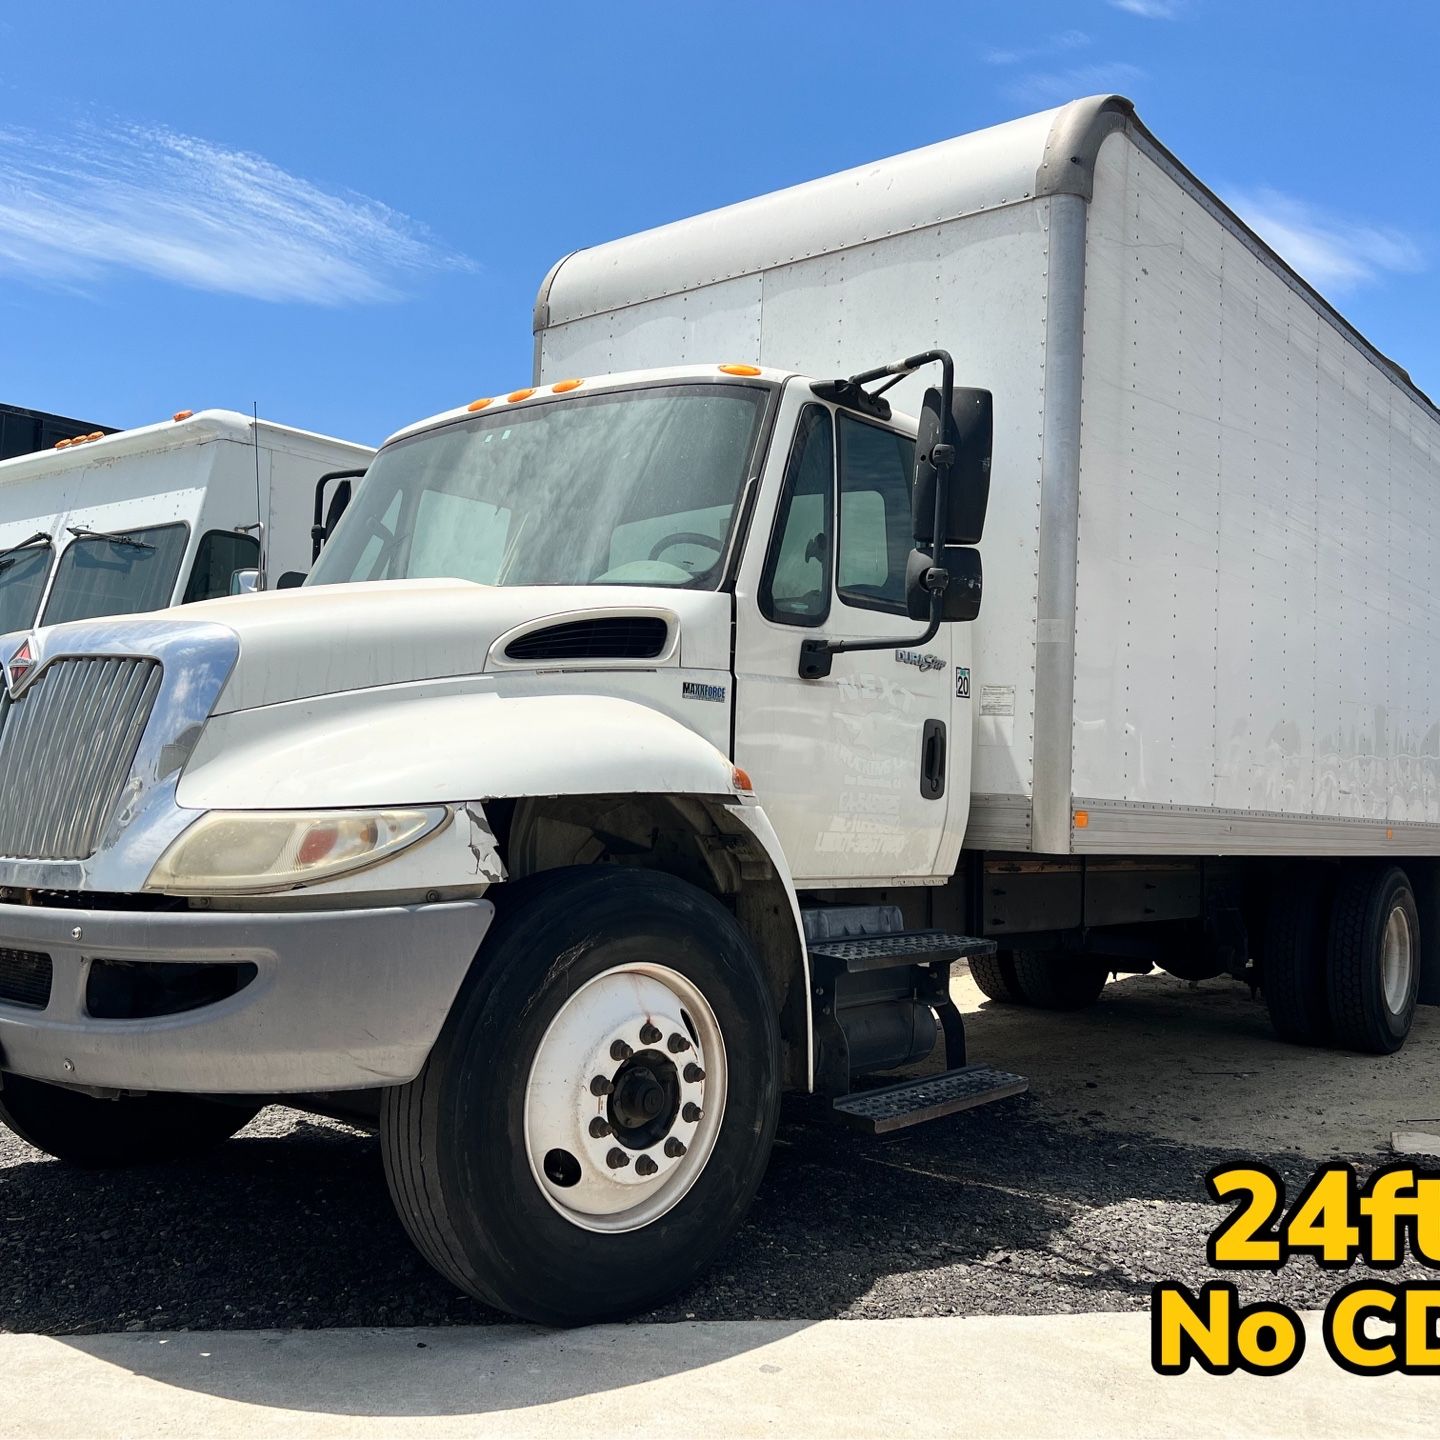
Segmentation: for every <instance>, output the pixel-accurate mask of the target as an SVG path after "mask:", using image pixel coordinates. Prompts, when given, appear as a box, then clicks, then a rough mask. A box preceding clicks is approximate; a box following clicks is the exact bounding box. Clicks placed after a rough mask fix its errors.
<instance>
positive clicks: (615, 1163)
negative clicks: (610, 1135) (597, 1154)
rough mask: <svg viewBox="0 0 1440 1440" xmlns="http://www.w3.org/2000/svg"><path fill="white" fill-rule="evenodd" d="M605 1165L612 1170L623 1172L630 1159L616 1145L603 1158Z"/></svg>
mask: <svg viewBox="0 0 1440 1440" xmlns="http://www.w3.org/2000/svg"><path fill="white" fill-rule="evenodd" d="M605 1163H606V1164H607V1165H608V1166H609V1167H610V1168H611V1169H612V1170H623V1169H624V1168H625V1167H626V1166H627V1165H628V1164H629V1163H630V1157H629V1156H628V1155H627V1154H626V1153H625V1152H624V1151H623V1150H622V1149H621V1148H620V1147H619V1146H618V1145H617V1146H616V1147H615V1148H614V1149H613V1150H612V1151H611V1152H610V1153H609V1154H608V1155H607V1156H606V1157H605Z"/></svg>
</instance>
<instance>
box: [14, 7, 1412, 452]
mask: <svg viewBox="0 0 1440 1440" xmlns="http://www.w3.org/2000/svg"><path fill="white" fill-rule="evenodd" d="M212 14H213V17H214V18H211V15H212ZM1437 42H1440V16H1437V15H1436V13H1435V7H1431V6H1429V5H1422V4H1419V3H1386V0H1375V3H1372V4H1370V5H1368V6H1363V7H1361V6H1356V5H1354V4H1353V0H1349V3H1345V4H1340V3H1333V0H1309V3H1303V4H1302V3H1291V0H1248V3H1236V0H1070V3H1064V4H1062V3H1055V0H1033V3H1025V0H1008V3H993V4H992V3H978V0H970V3H961V0H949V3H935V4H928V3H926V4H922V3H910V0H889V3H886V4H878V3H869V4H857V3H852V0H828V3H825V4H823V5H822V4H818V3H816V4H799V3H786V0H771V3H770V4H766V5H759V4H754V3H750V4H728V5H727V4H709V3H707V4H687V3H675V0H672V3H670V4H651V3H627V0H611V3H610V4H606V5H596V4H586V5H581V4H575V3H570V0H549V3H546V4H544V5H537V6H530V5H524V4H520V5H509V6H492V5H486V4H467V5H461V4H440V3H431V0H408V3H406V4H403V5H401V4H399V3H391V4H377V3H370V0H350V3H345V4H340V3H329V0H288V3H271V0H247V3H246V4H245V5H244V6H243V7H238V6H237V7H220V6H215V7H206V6H199V5H195V4H194V3H193V0H189V3H186V4H183V5H182V4H172V3H168V0H147V3H141V4H137V5H116V4H115V3H114V0H108V3H105V4H90V3H66V0H47V3H44V4H42V3H40V0H25V3H15V0H11V3H9V4H7V5H6V6H4V8H3V9H0V400H4V401H7V402H9V403H12V404H22V405H30V406H34V407H37V408H40V409H46V410H56V411H60V412H62V413H66V414H72V415H76V416H79V417H81V418H85V419H90V420H94V421H96V422H97V423H104V424H114V425H121V426H126V425H134V424H140V423H144V422H146V421H150V420H154V419H159V418H161V417H163V416H165V415H168V414H169V413H170V412H171V411H172V410H175V409H177V408H181V407H185V408H195V409H199V408H201V407H202V406H207V405H224V406H230V407H233V408H237V409H248V408H249V406H250V402H251V400H252V399H255V400H258V402H259V405H260V410H261V413H262V414H263V415H266V416H267V417H270V418H273V419H277V420H283V421H288V422H290V423H294V424H300V425H304V426H307V427H309V428H312V429H319V430H325V431H329V432H331V433H334V434H338V435H343V436H345V437H346V438H351V439H357V440H367V441H371V442H376V441H378V440H379V439H381V438H382V437H383V436H384V435H386V434H388V433H389V432H390V431H391V430H393V429H396V428H398V427H399V426H400V425H402V424H405V423H407V422H409V421H411V420H414V419H417V418H419V417H420V416H422V415H427V414H431V413H433V412H435V411H437V410H441V409H444V408H447V407H448V406H450V405H452V404H456V403H459V402H461V401H463V400H465V399H467V398H469V397H470V396H473V395H477V394H488V393H491V392H493V391H497V390H504V389H509V388H512V387H514V386H516V385H520V384H523V383H525V382H526V381H528V379H529V375H530V354H531V349H530V346H531V337H530V307H531V304H532V301H533V299H534V295H535V290H536V287H537V285H538V284H539V281H540V279H541V278H542V277H543V275H544V273H545V271H546V270H547V269H548V267H549V265H550V264H551V262H552V261H553V260H554V259H555V258H557V257H558V256H559V255H561V254H562V253H564V252H565V251H567V250H571V249H574V248H575V247H577V246H580V245H588V244H594V243H597V242H599V241H603V240H606V239H609V238H612V237H614V236H617V235H623V234H626V233H628V232H630V231H632V230H636V229H640V228H643V227H645V226H648V225H655V224H660V223H663V222H665V221H667V220H672V219H676V218H679V217H681V216H684V215H688V214H693V213H695V212H697V211H700V210H706V209H709V208H711V207H713V206H716V205H722V204H726V203H729V202H731V201H734V200H740V199H744V198H746V197H748V196H750V195H756V194H760V193H763V192H764V191H767V190H772V189H775V188H776V187H778V186H782V185H787V184H793V183H795V182H798V181H801V180H807V179H811V178H813V177H815V176H817V175H822V174H826V173H829V172H830V171H833V170H838V169H843V168H845V167H846V166H850V165H856V164H860V163H862V162H864V161H867V160H871V159H875V158H877V157H880V156H883V155H888V154H893V153H895V152H897V151H900V150H906V149H910V148H912V147H914V146H917V145H923V144H928V143H930V142H931V141H935V140H940V139H944V138H946V137H948V136H951V135H956V134H960V133H962V132H964V131H967V130H972V129H975V128H977V127H979V126H983V125H987V124H993V123H995V122H997V121H1000V120H1005V119H1010V118H1012V117H1014V116H1016V115H1022V114H1026V113H1029V112H1031V111H1034V110H1039V109H1044V108H1047V107H1049V106H1051V105H1054V104H1058V103H1060V102H1061V101H1063V100H1066V99H1070V98H1073V97H1074V96H1076V95H1082V94H1089V93H1094V92H1097V91H1107V90H1118V91H1120V92H1121V93H1123V94H1127V95H1129V96H1130V97H1131V98H1132V99H1134V100H1135V101H1136V102H1137V105H1138V108H1139V112H1140V114H1141V116H1142V117H1143V118H1144V119H1145V121H1146V122H1147V123H1148V124H1149V126H1150V127H1151V129H1152V130H1154V131H1155V133H1156V134H1157V135H1158V136H1159V137H1160V139H1161V140H1162V141H1163V142H1164V143H1165V144H1167V145H1168V146H1169V147H1170V148H1171V149H1172V150H1174V151H1175V152H1176V153H1177V154H1178V155H1179V156H1180V157H1181V158H1182V159H1183V160H1184V161H1185V162H1186V163H1187V164H1188V165H1189V166H1190V167H1191V168H1192V169H1193V170H1195V171H1196V172H1197V173H1198V174H1199V175H1200V176H1201V178H1202V179H1204V180H1206V181H1207V182H1208V183H1209V184H1211V185H1212V186H1213V187H1214V188H1215V189H1216V190H1218V191H1219V192H1220V193H1221V194H1222V195H1223V196H1225V197H1226V198H1227V199H1228V200H1230V201H1231V203H1233V204H1235V205H1236V207H1237V208H1238V209H1239V210H1240V211H1241V212H1242V213H1243V214H1244V215H1245V216H1246V218H1247V219H1249V220H1250V221H1251V222H1252V224H1254V225H1255V227H1256V228H1257V229H1258V230H1260V231H1261V233H1263V234H1265V235H1266V236H1267V238H1269V239H1271V240H1272V242H1273V243H1275V244H1276V246H1277V248H1279V249H1280V250H1281V251H1282V253H1284V254H1286V256H1287V258H1289V259H1291V260H1292V261H1293V262H1294V263H1296V264H1297V265H1298V266H1299V267H1300V268H1301V269H1302V271H1304V272H1305V273H1306V274H1308V275H1309V276H1310V277H1311V278H1312V279H1314V280H1316V281H1317V282H1318V283H1319V284H1320V286H1321V288H1322V289H1323V290H1324V291H1325V292H1326V293H1327V294H1328V295H1329V296H1330V298H1332V299H1333V300H1334V301H1335V302H1336V303H1337V304H1338V306H1339V307H1340V309H1341V310H1342V311H1343V312H1344V313H1346V314H1347V315H1348V316H1349V317H1350V318H1351V319H1352V320H1354V322H1355V323H1356V324H1357V325H1358V326H1359V327H1360V329H1361V330H1363V331H1364V332H1365V333H1366V334H1367V335H1369V336H1370V338H1371V339H1372V340H1373V341H1374V342H1375V343H1376V344H1377V345H1378V346H1379V347H1380V348H1381V349H1382V350H1384V351H1386V352H1387V353H1389V354H1391V355H1392V356H1394V358H1395V359H1397V360H1398V361H1399V362H1400V363H1401V364H1403V365H1405V366H1406V367H1407V368H1409V369H1410V371H1411V373H1412V374H1413V375H1414V377H1415V379H1416V381H1417V383H1419V384H1420V385H1421V386H1422V387H1423V388H1425V389H1427V390H1428V391H1430V393H1432V394H1436V393H1440V340H1437V339H1436V333H1435V332H1436V324H1435V319H1434V317H1435V316H1436V315H1437V314H1440V200H1437V198H1436V187H1435V186H1434V184H1433V181H1432V175H1431V168H1430V162H1431V160H1432V156H1433V152H1434V139H1433V135H1434V118H1433V117H1434V106H1435V100H1436V90H1437V82H1436V78H1435V75H1434V69H1433V66H1434V56H1435V54H1436V53H1437Z"/></svg>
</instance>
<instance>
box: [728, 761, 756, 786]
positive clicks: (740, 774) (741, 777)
mask: <svg viewBox="0 0 1440 1440" xmlns="http://www.w3.org/2000/svg"><path fill="white" fill-rule="evenodd" d="M730 778H731V779H732V780H733V781H734V782H735V788H736V789H737V790H753V789H754V788H755V787H754V786H753V785H752V784H751V783H750V776H749V775H748V774H747V773H746V772H745V771H744V770H742V769H741V768H740V767H739V766H738V765H735V766H732V767H731V770H730Z"/></svg>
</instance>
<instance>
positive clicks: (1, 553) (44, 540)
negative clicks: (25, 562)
mask: <svg viewBox="0 0 1440 1440" xmlns="http://www.w3.org/2000/svg"><path fill="white" fill-rule="evenodd" d="M54 538H55V537H54V536H53V535H51V534H50V533H49V531H46V530H37V531H36V532H35V533H34V534H33V535H32V536H31V537H30V538H29V539H28V540H22V541H21V542H20V543H19V544H18V545H9V546H7V547H6V548H5V549H4V550H0V560H3V559H4V558H5V557H6V556H7V555H13V554H14V553H15V552H16V551H17V550H28V549H29V548H30V546H32V545H42V544H43V545H48V544H49V543H50V542H51V541H52V540H53V539H54Z"/></svg>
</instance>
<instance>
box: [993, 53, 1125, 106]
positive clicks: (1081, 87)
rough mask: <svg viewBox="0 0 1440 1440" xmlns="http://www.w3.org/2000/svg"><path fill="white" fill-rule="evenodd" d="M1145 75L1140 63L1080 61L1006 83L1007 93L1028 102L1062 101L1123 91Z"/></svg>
mask: <svg viewBox="0 0 1440 1440" xmlns="http://www.w3.org/2000/svg"><path fill="white" fill-rule="evenodd" d="M1144 78H1145V72H1144V71H1143V70H1142V69H1141V68H1140V67H1139V66H1138V65H1128V64H1126V63H1125V62H1124V61H1123V60H1114V61H1108V62H1104V63H1101V64H1097V65H1077V66H1074V67H1072V68H1070V69H1068V70H1033V71H1031V72H1030V73H1029V74H1026V75H1021V76H1019V77H1018V78H1017V79H1016V80H1015V81H1014V82H1013V83H1012V84H1010V85H1007V86H1006V87H1005V93H1006V94H1007V95H1008V96H1009V97H1010V98H1011V99H1012V100H1017V101H1019V102H1020V103H1021V104H1025V105H1059V104H1061V103H1063V102H1064V101H1066V100H1074V99H1075V98H1076V97H1077V96H1080V95H1098V94H1106V93H1109V92H1111V91H1119V92H1123V91H1126V90H1129V89H1131V88H1132V87H1133V86H1134V85H1135V83H1136V82H1137V81H1139V80H1143V79H1144Z"/></svg>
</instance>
